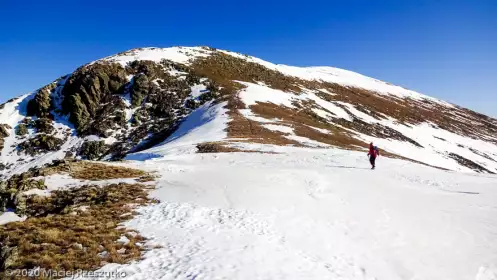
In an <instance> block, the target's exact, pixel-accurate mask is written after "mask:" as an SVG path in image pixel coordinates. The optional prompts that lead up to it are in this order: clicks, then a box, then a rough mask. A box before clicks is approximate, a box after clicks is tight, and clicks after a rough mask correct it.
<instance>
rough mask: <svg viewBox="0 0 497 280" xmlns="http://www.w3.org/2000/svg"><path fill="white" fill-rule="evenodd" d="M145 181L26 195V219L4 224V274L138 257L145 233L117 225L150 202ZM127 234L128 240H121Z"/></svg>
mask: <svg viewBox="0 0 497 280" xmlns="http://www.w3.org/2000/svg"><path fill="white" fill-rule="evenodd" d="M147 189H148V187H147V186H144V185H141V184H112V185H108V186H104V187H96V186H84V187H81V188H78V189H71V190H62V191H55V192H54V193H53V194H52V196H50V197H39V196H33V197H30V198H28V200H27V214H28V215H29V216H31V217H30V218H28V219H27V220H26V221H24V222H13V223H8V224H6V225H3V226H0V244H1V246H2V252H5V253H4V254H2V256H1V257H0V265H1V267H0V278H1V279H8V278H7V276H6V275H4V274H3V273H4V270H5V269H33V268H35V267H40V268H42V269H53V270H59V271H60V270H65V271H76V270H79V269H82V270H95V269H98V268H100V267H102V266H103V265H105V264H106V263H120V264H122V263H127V262H129V261H131V260H136V259H139V258H140V256H141V254H142V252H143V251H144V250H146V248H145V247H144V246H143V245H142V244H140V243H142V242H144V238H143V237H142V236H140V235H138V234H136V232H133V231H131V230H129V229H125V228H123V227H118V225H119V224H120V223H122V222H124V221H126V220H129V219H131V218H132V217H133V214H134V212H133V209H134V208H135V207H137V206H139V205H145V204H148V203H152V202H153V201H152V200H150V199H149V198H148V197H147ZM122 236H126V238H127V239H128V240H129V242H126V243H124V242H118V240H119V239H120V238H121V237H122Z"/></svg>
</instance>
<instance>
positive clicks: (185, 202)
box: [101, 144, 497, 280]
mask: <svg viewBox="0 0 497 280" xmlns="http://www.w3.org/2000/svg"><path fill="white" fill-rule="evenodd" d="M243 145H245V146H246V147H245V148H250V149H261V150H265V151H274V152H277V153H278V154H265V153H226V154H193V153H184V152H178V150H177V149H170V150H169V152H168V153H166V152H165V153H163V157H160V158H154V159H150V160H146V161H134V162H131V163H128V164H129V165H132V167H137V168H141V169H144V170H147V171H152V172H157V173H158V174H159V175H161V178H160V179H159V181H158V184H157V189H156V190H155V191H153V192H152V194H151V195H152V196H153V197H156V198H158V199H160V200H161V203H159V204H156V205H151V206H147V207H144V208H140V209H139V213H140V214H139V215H138V216H136V217H135V218H134V219H133V220H131V221H129V222H128V223H126V224H125V226H127V227H130V228H134V229H137V230H138V231H139V232H141V233H142V234H143V235H144V236H146V237H148V238H150V240H149V243H150V244H151V245H160V246H161V247H160V248H158V249H153V250H151V251H148V252H147V253H145V256H144V259H143V260H141V261H137V262H133V263H131V264H127V265H117V264H108V265H106V266H104V267H103V268H102V269H101V271H118V272H125V273H126V274H127V279H349V280H350V279H378V280H390V279H411V280H412V279H416V280H433V279H437V280H444V279H447V280H459V279H460V280H463V279H464V280H467V279H476V280H491V279H492V280H494V279H496V275H497V242H496V240H497V176H492V175H474V174H464V173H455V172H448V171H442V170H438V169H434V168H430V167H427V166H423V165H418V164H415V163H411V162H406V161H402V160H395V159H388V158H379V160H378V168H377V170H374V171H372V170H370V169H369V166H368V160H367V157H366V154H365V153H361V152H351V151H343V150H338V149H308V148H307V149H306V148H291V147H275V146H261V145H256V144H243ZM166 146H167V145H166ZM163 151H165V150H163Z"/></svg>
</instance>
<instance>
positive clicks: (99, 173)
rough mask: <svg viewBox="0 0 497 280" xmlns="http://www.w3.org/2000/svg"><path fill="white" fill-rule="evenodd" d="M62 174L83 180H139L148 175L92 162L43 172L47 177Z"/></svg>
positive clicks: (62, 166) (74, 162) (77, 163)
mask: <svg viewBox="0 0 497 280" xmlns="http://www.w3.org/2000/svg"><path fill="white" fill-rule="evenodd" d="M60 172H67V173H69V175H70V176H71V177H73V178H76V179H82V180H109V179H119V178H137V177H142V176H146V175H147V173H146V172H144V171H141V170H138V169H132V168H127V167H122V166H115V165H109V164H102V163H96V162H90V161H72V162H66V163H63V164H60V165H56V166H52V167H47V168H45V169H44V170H43V175H44V176H46V175H50V174H55V173H60Z"/></svg>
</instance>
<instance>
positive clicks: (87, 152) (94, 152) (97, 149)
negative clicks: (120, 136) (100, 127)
mask: <svg viewBox="0 0 497 280" xmlns="http://www.w3.org/2000/svg"><path fill="white" fill-rule="evenodd" d="M108 150H109V147H108V146H107V145H105V142H104V141H86V142H85V143H83V145H81V148H80V150H79V155H80V156H82V157H84V158H86V159H88V160H98V159H100V158H101V157H102V156H103V155H104V154H105V153H106V152H107V151H108Z"/></svg>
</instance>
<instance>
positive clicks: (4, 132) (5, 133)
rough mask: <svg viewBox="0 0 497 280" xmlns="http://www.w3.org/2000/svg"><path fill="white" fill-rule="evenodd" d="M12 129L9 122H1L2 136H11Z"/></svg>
mask: <svg viewBox="0 0 497 280" xmlns="http://www.w3.org/2000/svg"><path fill="white" fill-rule="evenodd" d="M10 129H12V127H10V126H9V125H8V124H0V138H5V137H9V135H10V133H9V130H10Z"/></svg>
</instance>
